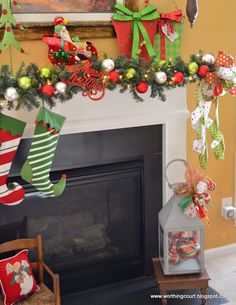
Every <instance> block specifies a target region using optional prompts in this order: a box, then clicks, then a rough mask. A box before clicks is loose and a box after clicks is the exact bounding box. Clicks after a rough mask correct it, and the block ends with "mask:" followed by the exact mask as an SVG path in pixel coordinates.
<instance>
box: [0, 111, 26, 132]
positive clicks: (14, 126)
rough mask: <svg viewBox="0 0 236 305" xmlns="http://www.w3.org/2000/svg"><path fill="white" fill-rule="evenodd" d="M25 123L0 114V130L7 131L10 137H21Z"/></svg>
mask: <svg viewBox="0 0 236 305" xmlns="http://www.w3.org/2000/svg"><path fill="white" fill-rule="evenodd" d="M25 125H26V123H25V122H23V121H20V120H17V119H15V118H13V117H10V116H8V115H5V114H3V113H0V129H2V130H3V131H9V132H10V133H11V135H12V136H16V135H19V136H22V134H23V132H24V129H25Z"/></svg>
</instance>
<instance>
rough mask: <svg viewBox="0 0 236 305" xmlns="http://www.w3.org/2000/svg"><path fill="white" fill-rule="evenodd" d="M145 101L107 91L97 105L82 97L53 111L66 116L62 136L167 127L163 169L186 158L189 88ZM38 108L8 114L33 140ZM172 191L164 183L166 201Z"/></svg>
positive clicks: (172, 173) (173, 175) (174, 176)
mask: <svg viewBox="0 0 236 305" xmlns="http://www.w3.org/2000/svg"><path fill="white" fill-rule="evenodd" d="M142 97H143V98H144V102H136V101H135V100H134V99H133V98H132V96H131V94H129V93H128V92H127V93H122V94H121V93H119V91H118V90H115V91H113V92H111V91H106V95H105V97H104V99H102V100H101V101H99V102H93V101H91V100H89V99H88V98H85V97H82V95H80V94H78V95H76V96H75V97H74V98H73V99H72V100H71V101H68V102H66V103H64V104H58V105H57V106H56V107H54V108H53V111H55V112H57V113H59V114H61V115H64V116H65V117H66V122H65V124H64V126H63V128H62V131H61V134H72V133H82V132H90V131H99V130H109V129H118V128H128V127H138V126H148V125H157V124H162V125H163V166H164V165H165V164H167V163H168V162H169V161H170V160H172V159H175V158H183V159H185V158H186V119H187V117H188V116H189V112H188V110H187V106H186V89H185V88H176V89H172V90H170V91H167V92H166V97H167V99H166V101H165V102H162V101H161V100H159V99H158V98H155V99H151V98H150V97H149V94H148V93H147V94H145V95H142ZM37 111H38V110H37V109H35V110H33V111H31V112H28V111H25V110H20V111H17V112H14V111H11V112H7V111H5V112H4V113H5V114H8V115H11V116H13V117H15V118H18V119H20V120H23V121H26V122H27V125H26V128H25V132H24V135H23V137H24V138H30V137H32V135H33V131H34V127H35V125H34V121H35V119H36V115H37ZM169 177H170V179H171V180H172V181H180V177H179V173H178V171H176V170H171V169H170V171H169ZM170 195H171V192H170V191H169V190H168V188H167V187H166V183H163V202H164V203H165V202H166V200H167V198H169V196H170Z"/></svg>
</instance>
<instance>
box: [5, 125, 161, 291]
mask: <svg viewBox="0 0 236 305" xmlns="http://www.w3.org/2000/svg"><path fill="white" fill-rule="evenodd" d="M60 143H61V144H60ZM60 143H59V145H58V148H57V154H56V156H55V160H54V161H55V164H56V165H57V167H53V168H52V172H51V178H52V181H54V182H55V181H57V179H59V177H60V175H61V174H62V173H65V174H67V177H68V180H67V187H66V189H65V192H64V193H63V194H62V195H61V196H60V197H56V198H50V199H48V198H39V197H37V196H36V193H35V190H34V188H32V187H31V186H29V185H24V186H25V188H26V193H27V195H26V198H25V200H24V201H23V203H22V204H20V205H19V206H15V207H11V208H10V207H5V206H0V243H1V242H5V241H6V240H12V239H15V238H19V237H27V236H28V237H34V236H35V235H36V234H38V233H40V234H42V236H43V253H44V260H45V261H46V262H47V263H48V264H49V265H50V266H51V267H52V269H54V270H55V271H56V272H59V274H60V280H61V288H62V293H68V292H74V291H79V290H85V289H89V288H93V287H97V286H99V285H104V284H110V283H113V282H117V281H121V280H127V279H131V278H137V277H139V276H144V275H148V274H152V272H153V270H152V264H151V258H152V257H153V256H156V255H157V245H158V241H157V213H158V211H159V210H160V208H161V205H162V152H161V151H162V128H161V126H148V127H139V128H128V129H120V130H112V131H102V132H92V133H86V134H75V135H67V136H62V137H61V142H60ZM29 144H30V141H29V140H23V141H22V143H21V147H20V149H19V151H18V155H17V158H16V160H18V162H15V164H14V167H13V170H12V175H13V176H14V178H12V180H13V181H18V182H20V183H21V184H22V183H24V182H23V181H21V179H20V178H19V171H20V168H21V164H22V162H23V160H24V159H25V157H24V155H25V154H27V151H28V146H29ZM65 147H70V148H71V149H65Z"/></svg>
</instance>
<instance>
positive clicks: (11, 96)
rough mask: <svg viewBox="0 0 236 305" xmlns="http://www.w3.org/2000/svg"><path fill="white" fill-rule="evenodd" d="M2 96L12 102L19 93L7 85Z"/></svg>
mask: <svg viewBox="0 0 236 305" xmlns="http://www.w3.org/2000/svg"><path fill="white" fill-rule="evenodd" d="M4 97H5V99H6V100H7V101H9V102H14V101H16V100H17V99H18V97H19V95H18V93H17V91H16V89H15V88H13V87H9V88H7V89H6V91H5V93H4Z"/></svg>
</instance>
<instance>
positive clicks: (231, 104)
mask: <svg viewBox="0 0 236 305" xmlns="http://www.w3.org/2000/svg"><path fill="white" fill-rule="evenodd" d="M140 3H142V4H143V3H144V0H140ZM150 3H152V4H156V5H158V8H159V10H160V11H163V12H165V11H167V12H168V11H171V10H173V9H174V8H175V7H174V4H173V2H172V1H171V0H169V1H167V0H151V1H150ZM176 3H177V4H178V7H179V8H182V9H184V10H185V4H186V0H176ZM199 11H200V13H199V17H198V19H197V22H196V24H195V25H194V28H193V29H190V27H189V24H188V22H186V23H185V27H184V37H183V45H182V57H183V58H184V59H185V60H188V58H189V55H190V54H192V53H196V52H197V51H198V50H203V51H207V52H212V53H214V54H216V53H217V51H218V50H224V51H227V52H229V53H231V54H234V55H236V34H235V32H236V18H235V12H236V1H235V0H227V1H222V0H207V1H206V0H199ZM93 42H94V44H95V45H96V46H97V48H98V50H99V51H100V53H101V54H102V53H103V52H106V53H107V54H108V55H109V56H110V57H115V56H117V55H118V53H119V52H118V45H117V42H116V39H106V40H105V39H100V40H96V39H94V40H93ZM22 45H23V47H24V48H25V49H26V50H27V51H28V52H29V54H30V55H29V56H24V55H21V54H19V53H17V52H15V51H14V50H12V54H13V59H14V61H13V64H14V66H17V65H18V64H20V62H21V61H25V62H26V63H30V62H37V63H38V64H39V65H41V66H44V65H47V64H48V59H47V46H46V45H45V44H43V43H42V42H41V41H35V42H32V41H30V42H23V43H22ZM9 58H10V57H9V53H5V54H3V55H1V57H0V64H3V63H8V62H9ZM194 87H195V86H194V85H189V86H188V88H187V100H188V108H189V110H190V111H192V110H193V109H194V105H195V103H194V94H193V93H194ZM235 109H236V99H233V98H232V97H231V96H229V95H227V96H225V97H222V98H221V100H220V126H221V129H222V131H223V132H224V135H225V140H226V159H225V161H216V160H215V159H214V158H213V155H212V153H210V161H209V170H208V172H206V174H208V175H209V176H210V177H212V178H213V179H214V180H215V181H216V183H217V186H218V187H217V191H216V192H215V194H214V195H213V200H214V202H215V208H214V209H210V211H209V216H210V218H211V225H210V226H209V227H207V228H206V247H207V248H212V247H217V246H220V245H225V244H229V243H233V242H236V227H235V226H234V223H233V222H232V221H225V220H223V219H222V218H221V216H220V205H221V199H222V198H223V197H228V196H232V195H233V193H234V154H235V118H236V113H235ZM193 139H194V133H193V131H192V130H191V126H190V124H189V121H188V144H187V152H188V160H189V161H190V162H191V163H192V164H193V165H197V167H199V166H198V161H197V155H196V153H193V152H192V141H193Z"/></svg>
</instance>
